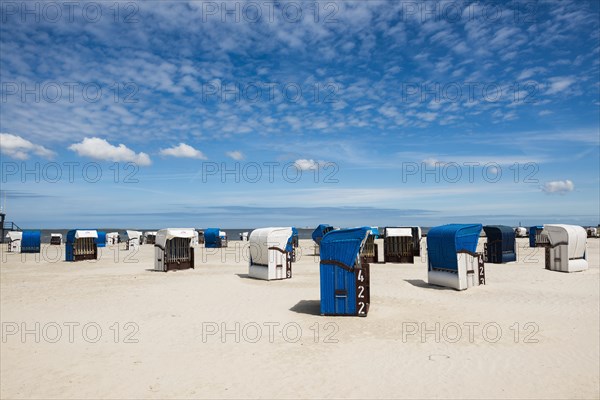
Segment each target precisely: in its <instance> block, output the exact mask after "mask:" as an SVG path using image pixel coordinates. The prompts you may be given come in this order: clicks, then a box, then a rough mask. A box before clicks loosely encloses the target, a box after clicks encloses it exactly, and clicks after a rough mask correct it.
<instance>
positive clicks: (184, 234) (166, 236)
mask: <svg viewBox="0 0 600 400" xmlns="http://www.w3.org/2000/svg"><path fill="white" fill-rule="evenodd" d="M195 234H196V230H195V229H194V228H166V229H161V230H160V231H158V232H157V233H156V244H157V245H159V246H163V247H164V246H165V245H166V244H167V240H170V239H173V238H184V239H192V238H194V237H195Z"/></svg>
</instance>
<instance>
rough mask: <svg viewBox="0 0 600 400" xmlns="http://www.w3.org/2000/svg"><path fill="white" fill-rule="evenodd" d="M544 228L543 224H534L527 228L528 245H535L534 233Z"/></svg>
mask: <svg viewBox="0 0 600 400" xmlns="http://www.w3.org/2000/svg"><path fill="white" fill-rule="evenodd" d="M543 229H544V225H535V226H532V227H531V228H529V247H535V235H536V234H537V232H538V231H541V230H543Z"/></svg>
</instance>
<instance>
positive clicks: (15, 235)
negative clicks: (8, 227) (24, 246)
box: [6, 231, 23, 242]
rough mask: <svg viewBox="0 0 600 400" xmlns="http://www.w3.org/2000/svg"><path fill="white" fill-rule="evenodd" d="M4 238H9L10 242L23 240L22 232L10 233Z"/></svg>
mask: <svg viewBox="0 0 600 400" xmlns="http://www.w3.org/2000/svg"><path fill="white" fill-rule="evenodd" d="M6 237H7V238H9V239H10V241H11V242H12V241H13V240H21V239H23V232H19V231H10V232H8V233H7V234H6Z"/></svg>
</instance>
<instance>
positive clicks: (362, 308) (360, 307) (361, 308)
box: [358, 301, 365, 314]
mask: <svg viewBox="0 0 600 400" xmlns="http://www.w3.org/2000/svg"><path fill="white" fill-rule="evenodd" d="M358 313H359V314H364V313H365V303H363V302H362V301H361V302H359V303H358Z"/></svg>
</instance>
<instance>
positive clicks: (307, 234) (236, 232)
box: [40, 227, 429, 243]
mask: <svg viewBox="0 0 600 400" xmlns="http://www.w3.org/2000/svg"><path fill="white" fill-rule="evenodd" d="M90 229H92V228H90ZM95 229H96V230H98V231H103V232H119V234H120V235H121V236H124V235H125V231H126V230H136V231H141V232H147V231H150V232H151V231H158V230H160V229H161V228H145V229H140V228H126V229H124V228H95ZM198 229H199V230H204V229H202V228H198ZM254 229H255V228H235V229H225V228H223V229H222V230H223V231H225V232H227V238H228V239H229V240H240V235H241V233H242V232H252V230H254ZM70 230H71V229H40V231H41V233H42V238H41V239H42V243H50V234H51V233H62V235H63V240H64V238H65V237H66V236H67V232H68V231H70ZM313 230H314V228H310V229H306V228H298V238H299V239H312V233H313ZM421 231H422V233H423V235H424V236H425V235H427V231H429V228H428V227H421Z"/></svg>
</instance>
